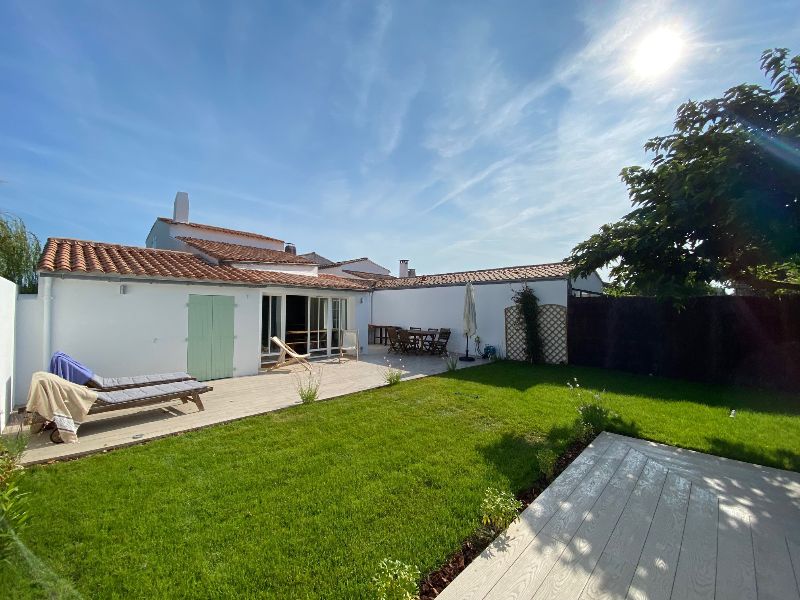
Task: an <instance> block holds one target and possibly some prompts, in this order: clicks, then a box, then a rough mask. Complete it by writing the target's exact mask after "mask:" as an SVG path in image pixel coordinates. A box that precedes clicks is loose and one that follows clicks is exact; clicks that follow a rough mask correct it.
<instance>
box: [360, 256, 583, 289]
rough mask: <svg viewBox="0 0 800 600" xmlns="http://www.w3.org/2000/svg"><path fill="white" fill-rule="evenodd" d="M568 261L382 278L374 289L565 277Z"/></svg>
mask: <svg viewBox="0 0 800 600" xmlns="http://www.w3.org/2000/svg"><path fill="white" fill-rule="evenodd" d="M569 271H570V265H569V263H565V262H559V263H547V264H543V265H524V266H520V267H502V268H498V269H482V270H480V271H461V272H458V273H440V274H437V275H418V276H416V277H402V278H400V277H398V278H395V279H382V280H380V281H377V282H375V288H376V289H391V288H414V287H435V286H444V285H459V284H463V283H467V282H468V281H471V282H472V283H503V282H506V281H530V280H534V279H566V278H567V277H568V276H569Z"/></svg>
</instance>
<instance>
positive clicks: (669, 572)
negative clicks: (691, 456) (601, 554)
mask: <svg viewBox="0 0 800 600" xmlns="http://www.w3.org/2000/svg"><path fill="white" fill-rule="evenodd" d="M690 490H691V483H690V482H689V481H688V480H687V479H684V478H683V477H680V476H679V475H677V474H675V473H673V472H669V473H668V474H667V478H666V481H665V483H664V489H663V490H662V492H661V498H660V499H659V501H658V506H657V507H656V513H655V515H654V516H653V523H652V524H651V526H650V531H649V533H648V534H647V539H646V541H645V544H644V548H643V549H642V554H641V556H640V558H639V562H638V564H637V565H636V569H635V572H634V576H633V580H632V581H631V584H630V586H629V588H628V595H627V598H628V599H629V600H666V599H668V598H669V597H670V594H671V593H672V582H673V581H674V579H675V569H676V567H677V564H678V555H679V554H680V549H681V540H682V538H683V530H684V525H685V521H686V511H687V509H688V506H689V494H690Z"/></svg>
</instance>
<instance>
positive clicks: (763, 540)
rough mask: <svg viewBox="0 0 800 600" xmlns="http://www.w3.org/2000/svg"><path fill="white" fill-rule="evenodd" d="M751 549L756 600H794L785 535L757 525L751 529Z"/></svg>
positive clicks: (792, 573) (795, 584)
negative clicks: (756, 589)
mask: <svg viewBox="0 0 800 600" xmlns="http://www.w3.org/2000/svg"><path fill="white" fill-rule="evenodd" d="M753 550H754V555H755V565H756V585H757V586H758V597H759V600H798V599H799V598H800V594H799V593H798V590H797V581H796V579H795V576H794V569H793V566H792V557H791V556H790V554H789V552H790V548H789V545H788V544H787V543H786V534H785V533H784V532H783V531H781V530H780V529H778V528H776V527H773V526H767V525H765V524H763V523H762V524H757V525H756V526H755V527H754V528H753Z"/></svg>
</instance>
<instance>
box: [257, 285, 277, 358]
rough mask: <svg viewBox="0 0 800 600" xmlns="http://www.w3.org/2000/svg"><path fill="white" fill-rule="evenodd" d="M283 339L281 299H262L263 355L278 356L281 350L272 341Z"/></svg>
mask: <svg viewBox="0 0 800 600" xmlns="http://www.w3.org/2000/svg"><path fill="white" fill-rule="evenodd" d="M274 336H277V337H281V297H280V296H262V297H261V353H262V354H277V353H278V352H279V351H280V350H279V349H278V347H277V346H276V345H275V343H274V342H273V341H272V338H273V337H274Z"/></svg>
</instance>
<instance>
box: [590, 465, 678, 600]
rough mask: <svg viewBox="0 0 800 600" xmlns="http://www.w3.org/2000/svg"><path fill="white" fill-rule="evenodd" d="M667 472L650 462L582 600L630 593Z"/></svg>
mask: <svg viewBox="0 0 800 600" xmlns="http://www.w3.org/2000/svg"><path fill="white" fill-rule="evenodd" d="M667 473H668V471H667V469H666V468H664V467H663V466H661V465H660V464H659V463H657V462H655V461H653V460H648V461H647V464H646V465H645V467H644V470H643V471H642V474H641V476H640V478H639V481H638V482H637V484H636V487H635V488H634V489H633V493H632V494H631V498H630V500H629V501H628V505H627V506H626V507H625V511H624V512H623V513H622V516H621V517H620V520H619V523H618V524H617V527H616V528H615V529H614V533H613V534H612V535H611V539H610V540H609V542H608V545H607V546H606V547H605V549H604V550H603V553H602V554H601V555H600V558H599V559H598V561H597V564H596V565H595V568H594V571H593V572H592V574H591V576H590V578H589V582H588V583H587V584H586V588H585V589H584V591H583V593H582V594H581V596H580V599H581V600H612V599H613V600H617V599H619V598H624V597H625V594H626V593H627V591H628V587H629V586H630V583H631V580H632V579H633V575H634V573H635V572H636V565H637V563H638V562H639V557H640V556H641V553H642V549H643V548H644V543H645V540H646V539H647V534H648V533H649V532H650V526H651V525H652V523H653V518H654V516H655V512H656V508H657V507H658V502H659V499H660V498H661V493H662V491H663V489H664V484H665V483H666V479H667Z"/></svg>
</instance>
